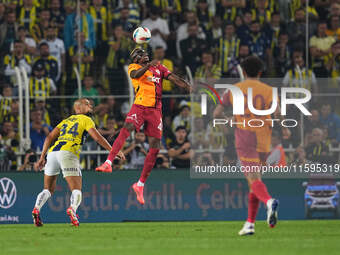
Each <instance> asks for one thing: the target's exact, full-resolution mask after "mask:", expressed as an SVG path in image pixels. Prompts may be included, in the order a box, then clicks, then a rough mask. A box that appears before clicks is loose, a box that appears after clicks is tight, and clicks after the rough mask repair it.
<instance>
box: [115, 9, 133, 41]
mask: <svg viewBox="0 0 340 255" xmlns="http://www.w3.org/2000/svg"><path fill="white" fill-rule="evenodd" d="M129 17H130V12H129V8H127V7H123V8H121V9H120V15H119V19H114V20H113V21H112V27H116V26H117V25H122V27H123V30H124V33H125V36H129V37H130V36H132V32H133V31H134V30H135V29H136V27H137V24H136V23H134V22H131V21H130V19H129Z"/></svg>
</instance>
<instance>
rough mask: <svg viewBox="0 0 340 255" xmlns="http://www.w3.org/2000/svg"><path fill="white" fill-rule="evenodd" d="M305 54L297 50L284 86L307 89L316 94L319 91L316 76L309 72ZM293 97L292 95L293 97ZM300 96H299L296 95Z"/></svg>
mask: <svg viewBox="0 0 340 255" xmlns="http://www.w3.org/2000/svg"><path fill="white" fill-rule="evenodd" d="M303 54H304V52H303V51H302V50H300V49H296V50H294V51H293V54H292V66H291V68H290V69H289V70H288V71H287V72H286V74H285V76H284V78H283V85H284V86H286V87H295V88H301V87H302V88H305V89H308V90H309V91H311V92H312V93H316V92H317V91H318V87H317V82H316V78H315V74H314V72H313V71H312V70H307V69H306V67H305V61H304V56H303ZM291 96H292V95H291ZM294 96H299V95H294Z"/></svg>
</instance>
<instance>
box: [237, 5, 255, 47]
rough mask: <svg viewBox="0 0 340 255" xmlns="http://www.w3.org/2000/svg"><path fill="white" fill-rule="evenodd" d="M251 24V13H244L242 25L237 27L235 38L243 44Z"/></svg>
mask: <svg viewBox="0 0 340 255" xmlns="http://www.w3.org/2000/svg"><path fill="white" fill-rule="evenodd" d="M251 22H252V15H251V12H249V11H245V12H244V14H243V24H242V25H241V26H239V27H238V28H237V30H236V34H237V36H238V37H239V38H240V39H241V41H243V42H244V41H245V40H246V39H247V38H248V37H249V34H250V25H251Z"/></svg>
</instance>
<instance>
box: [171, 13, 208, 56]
mask: <svg viewBox="0 0 340 255" xmlns="http://www.w3.org/2000/svg"><path fill="white" fill-rule="evenodd" d="M185 17H186V22H185V23H183V24H182V25H180V26H179V27H178V28H177V31H176V49H177V57H179V58H180V59H183V58H184V56H183V55H182V53H183V52H182V49H181V47H180V43H181V41H183V40H185V39H187V38H188V37H189V36H190V35H189V26H194V25H196V26H197V29H198V31H197V33H196V34H197V38H198V39H202V40H205V39H206V35H205V33H204V30H203V28H202V27H201V26H199V24H198V20H197V16H196V14H195V13H194V12H193V11H188V12H187V13H186V14H185Z"/></svg>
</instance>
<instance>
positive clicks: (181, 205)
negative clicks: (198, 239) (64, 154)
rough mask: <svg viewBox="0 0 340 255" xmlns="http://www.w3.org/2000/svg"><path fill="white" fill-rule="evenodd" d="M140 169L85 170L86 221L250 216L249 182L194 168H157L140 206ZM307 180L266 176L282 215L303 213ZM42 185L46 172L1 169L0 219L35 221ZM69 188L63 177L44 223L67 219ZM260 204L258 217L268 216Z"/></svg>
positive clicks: (44, 214) (83, 210) (44, 212)
mask: <svg viewBox="0 0 340 255" xmlns="http://www.w3.org/2000/svg"><path fill="white" fill-rule="evenodd" d="M139 174H140V171H136V170H124V171H116V172H113V173H111V174H106V173H96V172H90V171H84V172H83V201H82V204H81V206H80V208H79V210H78V213H79V216H80V221H81V222H122V221H196V220H225V221H229V220H245V219H246V216H247V199H248V186H247V183H246V181H245V180H243V179H229V180H228V179H209V180H204V179H190V176H189V170H186V171H183V170H154V171H153V172H152V174H151V176H150V178H149V180H148V182H147V185H146V188H145V200H146V204H145V205H144V206H141V205H140V204H139V203H138V202H137V201H136V196H135V194H134V193H133V191H132V189H131V188H130V187H131V185H132V183H133V182H134V181H135V180H137V179H138V177H139ZM303 181H304V180H292V179H289V180H288V179H280V180H273V179H268V180H265V183H266V184H267V185H268V189H269V191H270V192H271V194H272V195H273V196H274V197H277V198H278V199H279V200H280V218H281V219H286V220H291V219H303V218H304V188H303V187H302V182H303ZM42 188H43V174H42V173H32V172H21V173H15V172H14V173H0V223H31V222H32V219H31V211H32V209H33V206H34V203H35V199H36V196H37V194H38V193H39V192H40V191H41V190H42ZM69 198H70V192H69V191H68V188H67V185H66V182H65V181H64V180H63V178H62V176H59V178H58V181H57V187H56V191H55V193H54V195H53V196H52V198H50V199H49V201H48V202H47V203H46V204H45V206H44V207H43V209H42V211H41V214H42V217H43V220H44V222H45V223H58V222H60V223H64V222H68V218H67V217H66V213H65V210H66V208H67V207H68V206H69ZM265 215H266V212H265V209H264V206H263V205H261V207H260V211H259V214H258V219H262V220H263V219H265Z"/></svg>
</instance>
